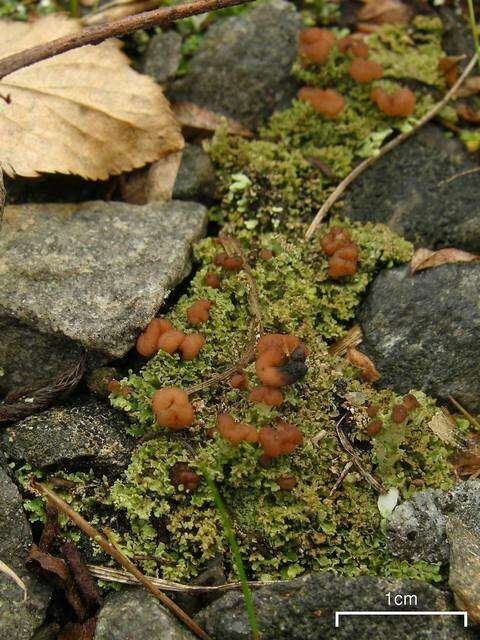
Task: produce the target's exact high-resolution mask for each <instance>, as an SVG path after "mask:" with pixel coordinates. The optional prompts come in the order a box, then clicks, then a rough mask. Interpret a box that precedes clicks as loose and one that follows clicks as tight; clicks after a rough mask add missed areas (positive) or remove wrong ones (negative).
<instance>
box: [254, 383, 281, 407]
mask: <svg viewBox="0 0 480 640" xmlns="http://www.w3.org/2000/svg"><path fill="white" fill-rule="evenodd" d="M248 399H249V400H250V402H257V403H260V404H266V405H267V406H269V407H279V406H280V405H281V404H282V402H283V393H282V392H281V391H280V389H273V388H272V387H265V386H262V387H255V389H252V391H251V392H250V395H249V396H248Z"/></svg>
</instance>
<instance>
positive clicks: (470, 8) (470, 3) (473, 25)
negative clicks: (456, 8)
mask: <svg viewBox="0 0 480 640" xmlns="http://www.w3.org/2000/svg"><path fill="white" fill-rule="evenodd" d="M467 4H468V13H469V16H470V26H471V28H472V34H473V44H474V45H475V51H476V52H477V55H478V68H479V70H480V41H479V39H478V25H477V19H476V17H475V9H474V8H473V0H467Z"/></svg>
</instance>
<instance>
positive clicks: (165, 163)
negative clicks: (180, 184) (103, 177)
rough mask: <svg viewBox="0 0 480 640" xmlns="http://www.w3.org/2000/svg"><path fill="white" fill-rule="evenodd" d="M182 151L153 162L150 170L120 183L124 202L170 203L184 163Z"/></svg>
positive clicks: (134, 174)
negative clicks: (179, 171)
mask: <svg viewBox="0 0 480 640" xmlns="http://www.w3.org/2000/svg"><path fill="white" fill-rule="evenodd" d="M182 155H183V152H182V151H174V152H173V153H169V154H168V155H166V156H165V157H164V158H161V159H160V160H157V161H156V162H153V163H152V164H151V165H150V167H149V168H148V169H140V170H139V171H134V172H133V173H131V174H130V175H129V176H127V177H126V178H124V179H123V180H122V181H121V183H120V189H121V194H122V200H123V201H124V202H128V203H129V204H146V203H147V202H168V201H169V200H171V199H172V195H173V187H174V186H175V180H176V179H177V174H178V170H179V168H180V163H181V161H182Z"/></svg>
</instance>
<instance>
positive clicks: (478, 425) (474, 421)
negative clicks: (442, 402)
mask: <svg viewBox="0 0 480 640" xmlns="http://www.w3.org/2000/svg"><path fill="white" fill-rule="evenodd" d="M448 399H449V400H450V402H451V403H452V404H453V405H454V406H455V407H456V408H457V409H458V410H459V411H460V413H463V415H464V416H465V418H466V419H467V420H468V421H469V422H470V424H471V425H473V426H474V427H475V428H476V429H478V430H479V431H480V422H479V421H478V420H477V419H476V418H474V417H473V416H472V414H471V413H469V412H468V411H467V410H466V409H465V407H462V405H461V404H460V402H458V400H455V398H454V397H453V396H448Z"/></svg>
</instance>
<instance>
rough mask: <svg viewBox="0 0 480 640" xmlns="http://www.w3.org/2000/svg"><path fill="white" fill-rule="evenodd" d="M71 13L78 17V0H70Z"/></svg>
mask: <svg viewBox="0 0 480 640" xmlns="http://www.w3.org/2000/svg"><path fill="white" fill-rule="evenodd" d="M70 14H71V15H72V16H73V17H74V18H77V17H78V0H70Z"/></svg>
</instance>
